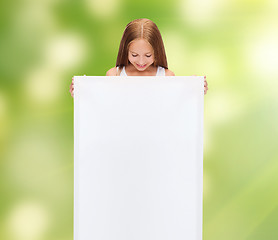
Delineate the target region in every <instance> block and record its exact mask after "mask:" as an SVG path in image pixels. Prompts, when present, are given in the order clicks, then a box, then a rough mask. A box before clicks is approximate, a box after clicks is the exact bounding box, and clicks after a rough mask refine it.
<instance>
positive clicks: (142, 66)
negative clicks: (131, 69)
mask: <svg viewBox="0 0 278 240" xmlns="http://www.w3.org/2000/svg"><path fill="white" fill-rule="evenodd" d="M136 65H137V66H138V67H139V68H144V67H145V66H146V65H147V64H145V65H139V64H137V63H136Z"/></svg>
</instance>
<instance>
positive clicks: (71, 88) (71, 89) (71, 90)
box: [69, 78, 74, 97]
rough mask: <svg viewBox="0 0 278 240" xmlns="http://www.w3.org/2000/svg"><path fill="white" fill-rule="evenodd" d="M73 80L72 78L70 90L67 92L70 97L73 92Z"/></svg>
mask: <svg viewBox="0 0 278 240" xmlns="http://www.w3.org/2000/svg"><path fill="white" fill-rule="evenodd" d="M73 79H74V78H72V81H71V85H70V90H69V92H70V94H71V96H72V97H73V96H74V93H73V90H74V82H73Z"/></svg>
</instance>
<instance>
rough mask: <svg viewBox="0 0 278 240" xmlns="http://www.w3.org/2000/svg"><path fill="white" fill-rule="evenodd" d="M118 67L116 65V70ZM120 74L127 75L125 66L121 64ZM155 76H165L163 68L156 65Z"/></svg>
mask: <svg viewBox="0 0 278 240" xmlns="http://www.w3.org/2000/svg"><path fill="white" fill-rule="evenodd" d="M118 69H119V67H117V71H118ZM120 76H127V74H126V71H125V66H123V69H122V71H121V74H120ZM155 76H165V68H164V67H161V66H158V67H157V72H156V75H155Z"/></svg>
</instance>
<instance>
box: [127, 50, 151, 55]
mask: <svg viewBox="0 0 278 240" xmlns="http://www.w3.org/2000/svg"><path fill="white" fill-rule="evenodd" d="M129 51H130V50H129ZM130 52H132V51H130ZM132 53H135V54H138V53H136V52H132ZM149 53H150V54H152V52H147V53H145V54H149Z"/></svg>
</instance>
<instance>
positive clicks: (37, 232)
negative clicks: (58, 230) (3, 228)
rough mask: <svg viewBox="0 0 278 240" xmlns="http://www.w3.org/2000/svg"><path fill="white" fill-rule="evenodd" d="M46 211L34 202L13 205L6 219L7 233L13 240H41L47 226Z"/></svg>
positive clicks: (47, 217)
mask: <svg viewBox="0 0 278 240" xmlns="http://www.w3.org/2000/svg"><path fill="white" fill-rule="evenodd" d="M49 220H50V219H49V214H48V211H47V209H46V208H45V207H44V206H43V205H42V204H40V203H38V202H36V201H22V202H20V203H18V204H17V205H15V206H14V207H13V209H12V210H11V212H10V213H9V216H8V219H7V226H8V227H7V229H8V233H9V235H10V236H11V237H13V239H14V240H37V239H42V237H43V236H44V234H45V233H46V231H47V229H48V226H49Z"/></svg>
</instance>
